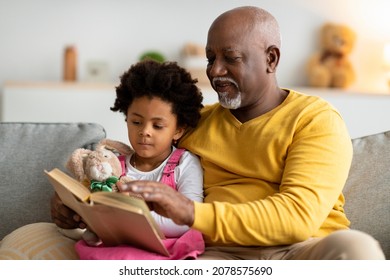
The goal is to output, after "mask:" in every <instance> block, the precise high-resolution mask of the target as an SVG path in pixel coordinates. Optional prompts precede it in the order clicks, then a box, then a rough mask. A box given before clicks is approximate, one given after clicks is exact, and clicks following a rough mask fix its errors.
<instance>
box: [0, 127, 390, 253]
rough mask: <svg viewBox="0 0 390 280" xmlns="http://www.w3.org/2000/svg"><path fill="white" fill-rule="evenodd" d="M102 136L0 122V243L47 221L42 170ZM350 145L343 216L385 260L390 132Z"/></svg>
mask: <svg viewBox="0 0 390 280" xmlns="http://www.w3.org/2000/svg"><path fill="white" fill-rule="evenodd" d="M105 135H106V134H105V131H104V128H103V127H102V126H100V125H98V124H88V123H0V164H1V165H0V178H1V180H0V225H1V226H0V240H1V239H3V238H4V236H6V235H7V234H8V233H10V232H11V231H13V230H15V229H16V228H19V227H21V226H22V225H25V224H29V223H35V222H50V210H49V209H50V205H49V201H50V197H51V195H52V193H53V190H52V187H51V186H50V185H49V183H48V180H47V179H46V177H45V176H44V173H43V170H44V169H48V170H49V169H51V168H54V167H60V168H62V169H63V170H65V168H64V164H65V161H66V159H67V157H68V156H69V155H70V153H71V152H72V151H73V150H74V149H76V148H79V147H85V148H93V147H94V145H95V144H96V143H97V142H98V141H99V140H100V139H102V138H104V137H105ZM352 141H353V147H354V158H353V163H352V167H351V170H350V174H349V178H348V181H347V184H346V186H345V189H344V194H345V197H346V205H345V211H346V213H347V215H348V217H349V219H350V220H351V228H354V229H358V230H361V231H364V232H367V233H369V234H371V235H372V236H374V237H375V238H376V239H377V240H378V241H379V242H380V243H381V245H382V248H383V250H384V252H385V255H386V258H387V259H389V258H390V131H389V132H384V133H379V134H376V135H370V136H366V137H362V138H358V139H353V140H352ZM0 247H1V243H0Z"/></svg>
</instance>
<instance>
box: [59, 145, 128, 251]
mask: <svg viewBox="0 0 390 280" xmlns="http://www.w3.org/2000/svg"><path fill="white" fill-rule="evenodd" d="M116 153H118V154H119V155H129V154H131V153H132V149H131V148H130V146H128V145H126V144H124V143H121V142H119V141H114V140H110V139H103V140H101V141H100V142H99V143H98V145H97V146H96V149H95V150H93V151H92V150H88V149H83V148H79V149H76V150H75V151H74V152H73V153H72V155H71V156H70V158H69V159H68V161H67V163H66V167H67V169H68V170H69V171H70V172H71V173H72V175H73V176H74V177H75V179H76V180H78V181H80V182H81V183H83V185H85V186H86V187H88V188H90V190H91V191H92V192H96V191H109V192H111V191H118V189H117V187H116V183H117V182H118V181H120V182H122V183H126V182H129V181H131V178H129V177H127V176H123V175H122V173H123V170H122V169H123V167H124V164H122V163H121V161H120V160H119V158H118V156H117V154H116ZM58 230H59V231H60V232H61V233H62V234H63V235H65V236H67V237H69V238H72V239H75V240H79V239H81V238H82V239H84V241H85V242H86V243H88V244H89V245H90V246H98V245H100V244H101V240H100V238H99V237H98V236H96V234H95V233H93V232H92V231H91V230H89V229H62V228H58Z"/></svg>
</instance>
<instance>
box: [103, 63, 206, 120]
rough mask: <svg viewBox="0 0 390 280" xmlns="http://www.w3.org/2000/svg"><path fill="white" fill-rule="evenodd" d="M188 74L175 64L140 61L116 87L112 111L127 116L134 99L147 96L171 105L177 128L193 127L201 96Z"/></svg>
mask: <svg viewBox="0 0 390 280" xmlns="http://www.w3.org/2000/svg"><path fill="white" fill-rule="evenodd" d="M196 83H197V79H192V77H191V75H190V73H189V72H187V71H186V70H185V69H184V68H182V67H180V66H178V65H177V63H176V62H163V63H160V62H157V61H154V60H143V61H141V62H138V63H136V64H134V65H132V66H131V67H130V69H129V70H127V71H126V72H125V73H124V74H123V75H122V76H121V78H120V84H119V86H117V87H116V99H115V103H114V106H113V107H111V108H110V109H111V110H112V111H120V112H122V113H123V114H124V115H125V116H127V109H128V108H129V106H130V105H131V103H132V102H133V100H134V99H136V98H139V97H143V96H147V97H149V98H152V97H159V98H161V99H162V100H164V101H166V102H169V103H171V104H172V113H173V114H175V115H176V116H177V125H178V126H179V127H186V126H189V127H195V126H196V125H197V124H198V121H199V119H200V110H201V109H202V108H203V105H202V101H203V96H202V93H201V92H200V90H199V88H198V87H197V86H196V85H195V84H196Z"/></svg>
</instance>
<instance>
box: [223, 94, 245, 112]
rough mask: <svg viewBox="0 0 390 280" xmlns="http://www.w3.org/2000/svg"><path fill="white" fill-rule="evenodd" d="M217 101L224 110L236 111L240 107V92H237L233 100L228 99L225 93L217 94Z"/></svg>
mask: <svg viewBox="0 0 390 280" xmlns="http://www.w3.org/2000/svg"><path fill="white" fill-rule="evenodd" d="M218 101H219V104H221V106H222V107H224V108H226V109H233V110H234V109H238V108H240V106H241V92H238V94H237V95H236V96H235V97H234V98H230V97H229V94H228V93H226V92H218Z"/></svg>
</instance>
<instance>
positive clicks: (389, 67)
mask: <svg viewBox="0 0 390 280" xmlns="http://www.w3.org/2000/svg"><path fill="white" fill-rule="evenodd" d="M383 66H384V69H385V72H386V77H387V84H388V86H389V89H390V42H388V43H386V44H385V46H384V48H383Z"/></svg>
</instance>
